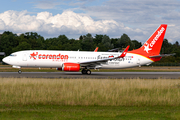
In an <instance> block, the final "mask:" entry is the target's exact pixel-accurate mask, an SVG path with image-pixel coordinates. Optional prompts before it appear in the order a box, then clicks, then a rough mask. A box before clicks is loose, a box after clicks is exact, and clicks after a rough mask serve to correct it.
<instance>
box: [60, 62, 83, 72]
mask: <svg viewBox="0 0 180 120" xmlns="http://www.w3.org/2000/svg"><path fill="white" fill-rule="evenodd" d="M79 70H80V64H77V63H64V64H62V71H72V72H78V71H79Z"/></svg>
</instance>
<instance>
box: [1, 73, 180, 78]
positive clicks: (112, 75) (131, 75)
mask: <svg viewBox="0 0 180 120" xmlns="http://www.w3.org/2000/svg"><path fill="white" fill-rule="evenodd" d="M0 77H5V78H7V77H11V78H12V77H13V78H21V77H23V78H87V79H90V78H100V79H107V78H108V79H109V78H111V79H113V78H115V79H116V78H117V79H123V78H124V79H128V78H131V79H134V78H140V79H158V78H162V79H163V78H166V79H180V72H92V74H91V75H82V74H81V72H22V73H21V74H18V73H17V72H0Z"/></svg>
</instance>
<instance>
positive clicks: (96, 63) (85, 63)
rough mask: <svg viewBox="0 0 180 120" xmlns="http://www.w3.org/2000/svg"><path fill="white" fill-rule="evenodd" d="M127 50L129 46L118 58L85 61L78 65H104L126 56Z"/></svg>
mask: <svg viewBox="0 0 180 120" xmlns="http://www.w3.org/2000/svg"><path fill="white" fill-rule="evenodd" d="M128 49H129V46H127V47H126V49H124V51H123V52H122V54H121V55H120V56H118V57H114V58H107V59H101V60H92V61H85V62H80V63H79V64H81V66H95V65H98V64H102V63H105V62H107V61H108V60H114V59H117V58H123V57H125V56H126V54H127V51H128Z"/></svg>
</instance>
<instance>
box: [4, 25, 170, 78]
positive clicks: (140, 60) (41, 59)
mask: <svg viewBox="0 0 180 120" xmlns="http://www.w3.org/2000/svg"><path fill="white" fill-rule="evenodd" d="M166 28H167V24H161V25H160V26H159V27H158V28H157V30H156V31H155V32H154V33H153V34H152V35H151V37H150V38H149V39H148V40H147V41H146V43H145V44H144V45H143V46H142V47H140V48H139V49H136V50H132V51H128V49H129V46H127V47H126V49H125V50H124V51H123V52H97V50H95V51H93V52H91V51H54V50H24V51H18V52H14V53H12V54H11V55H9V56H7V57H5V58H4V59H3V62H4V63H7V64H10V65H12V67H13V68H19V71H18V73H19V74H20V73H21V72H22V71H21V68H22V67H39V68H41V67H46V68H57V70H62V71H72V72H78V71H80V70H81V73H82V74H88V75H90V74H91V70H90V69H121V68H130V67H136V66H141V65H149V64H151V63H153V62H156V61H159V60H160V59H161V58H162V57H164V56H168V55H161V54H160V50H161V46H162V43H163V39H164V36H165V32H166Z"/></svg>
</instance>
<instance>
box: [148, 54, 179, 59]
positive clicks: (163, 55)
mask: <svg viewBox="0 0 180 120" xmlns="http://www.w3.org/2000/svg"><path fill="white" fill-rule="evenodd" d="M173 55H176V53H173V54H162V55H154V56H149V57H150V58H157V57H166V56H173Z"/></svg>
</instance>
